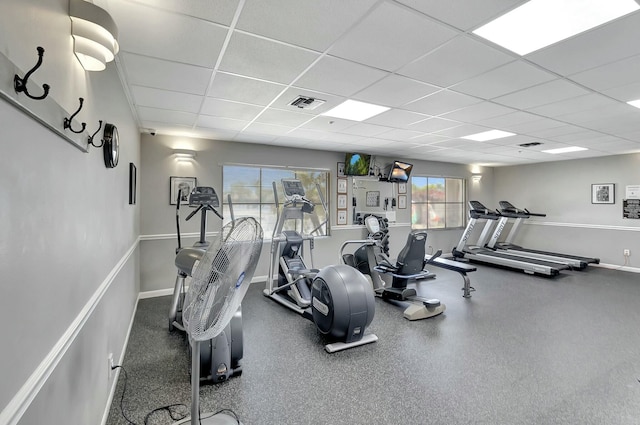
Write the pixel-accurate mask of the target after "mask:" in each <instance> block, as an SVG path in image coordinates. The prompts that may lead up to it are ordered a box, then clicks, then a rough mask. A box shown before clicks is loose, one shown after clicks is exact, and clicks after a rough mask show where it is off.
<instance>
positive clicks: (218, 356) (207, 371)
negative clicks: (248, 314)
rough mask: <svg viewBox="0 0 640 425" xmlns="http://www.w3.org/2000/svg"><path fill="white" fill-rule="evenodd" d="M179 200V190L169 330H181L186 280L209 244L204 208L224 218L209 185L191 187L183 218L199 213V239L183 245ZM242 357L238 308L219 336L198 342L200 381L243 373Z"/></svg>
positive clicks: (225, 377)
mask: <svg viewBox="0 0 640 425" xmlns="http://www.w3.org/2000/svg"><path fill="white" fill-rule="evenodd" d="M180 199H181V193H180V192H179V193H178V204H177V205H176V229H177V237H178V247H177V248H176V259H175V265H176V267H177V269H178V274H177V276H176V282H175V286H174V289H173V298H172V301H171V307H170V309H169V331H173V330H179V331H182V332H184V331H185V328H184V324H183V322H182V308H183V306H184V304H185V294H186V288H185V281H186V279H187V278H188V277H191V275H192V272H193V270H194V269H195V268H196V267H197V265H198V263H199V261H200V260H201V259H202V257H203V255H204V253H205V252H206V250H207V248H208V247H209V242H208V241H207V240H206V231H207V211H211V212H213V213H214V214H215V215H216V216H218V217H219V218H220V219H221V220H223V217H222V214H220V213H219V212H218V211H217V210H216V208H219V207H220V201H219V200H218V195H217V194H216V191H215V190H214V189H213V188H212V187H206V186H198V187H196V188H195V189H193V191H192V192H191V193H190V194H189V206H190V207H194V208H196V209H195V210H194V211H192V212H191V213H190V214H189V215H188V216H187V218H186V221H189V220H190V219H191V218H193V217H194V216H195V215H196V214H197V213H200V238H199V240H198V241H197V242H196V243H195V244H194V245H193V247H190V248H188V247H187V248H183V247H182V243H181V238H180ZM228 199H229V211H230V212H231V220H232V222H233V219H234V217H233V207H232V205H231V196H229V198H228ZM242 356H243V341H242V309H241V307H239V308H238V310H237V311H236V313H235V314H234V315H233V317H232V319H231V321H230V322H229V324H228V325H227V327H226V328H225V329H224V330H223V331H222V332H221V333H220V334H219V335H218V336H216V337H214V338H213V339H210V340H208V341H204V342H202V343H201V344H200V368H199V369H200V380H202V381H211V382H214V383H218V382H223V381H226V380H227V379H229V378H231V377H232V376H239V375H240V374H241V373H242V366H241V365H240V360H242Z"/></svg>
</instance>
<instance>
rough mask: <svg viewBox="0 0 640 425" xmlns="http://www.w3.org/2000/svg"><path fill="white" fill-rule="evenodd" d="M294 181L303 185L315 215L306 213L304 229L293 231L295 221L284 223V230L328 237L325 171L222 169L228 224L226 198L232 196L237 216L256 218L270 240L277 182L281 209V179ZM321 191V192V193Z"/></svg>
mask: <svg viewBox="0 0 640 425" xmlns="http://www.w3.org/2000/svg"><path fill="white" fill-rule="evenodd" d="M285 178H286V179H291V178H295V179H298V180H300V181H301V182H302V186H303V187H304V190H305V196H306V198H307V199H309V200H310V201H311V202H312V203H313V204H314V205H315V208H314V210H313V212H312V213H310V214H304V222H303V226H304V227H303V229H300V228H298V229H294V228H293V220H289V223H285V227H284V228H285V229H288V230H297V231H299V232H300V231H302V232H303V233H304V234H313V235H315V236H326V235H328V231H329V226H328V222H327V212H326V210H325V208H324V207H323V205H322V200H321V198H320V197H321V196H322V199H325V200H326V199H327V187H328V181H329V173H328V172H327V171H322V170H294V169H290V168H267V167H252V166H245V165H225V166H223V167H222V181H223V189H222V191H223V196H222V197H223V215H224V217H225V222H226V221H228V220H229V219H230V217H231V214H230V213H229V203H228V198H227V195H231V202H232V204H233V213H234V215H235V217H254V218H255V219H256V220H258V221H259V222H260V225H262V230H263V232H264V236H265V238H271V236H272V234H273V230H274V228H275V225H276V219H277V211H276V203H275V198H274V196H273V182H275V183H276V190H277V192H278V202H279V203H280V208H282V202H283V201H284V193H283V191H282V184H281V182H280V181H281V180H282V179H285ZM319 191H320V192H321V193H319Z"/></svg>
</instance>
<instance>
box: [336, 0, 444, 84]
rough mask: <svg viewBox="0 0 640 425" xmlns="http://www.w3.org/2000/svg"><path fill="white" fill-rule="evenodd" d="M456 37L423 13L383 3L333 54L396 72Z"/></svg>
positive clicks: (348, 34)
mask: <svg viewBox="0 0 640 425" xmlns="http://www.w3.org/2000/svg"><path fill="white" fill-rule="evenodd" d="M456 34H457V32H456V31H454V30H452V29H450V28H447V27H446V26H444V25H440V24H438V23H435V22H433V21H431V20H429V19H427V18H425V17H424V16H422V15H420V14H419V13H416V12H412V11H409V10H407V9H405V8H403V7H400V6H397V5H395V4H393V3H387V2H382V3H379V6H378V7H377V8H376V9H375V10H374V11H373V12H372V13H371V14H369V15H368V16H367V17H366V18H365V19H364V20H362V21H361V22H360V23H359V24H358V25H356V26H355V27H354V28H353V29H352V30H351V31H349V32H348V33H347V34H346V35H345V36H344V37H342V38H341V39H340V40H338V41H337V42H336V44H334V45H333V46H332V47H331V49H329V52H330V53H331V54H332V55H334V56H339V57H341V58H345V59H349V60H353V61H356V62H360V63H363V64H366V65H370V66H373V67H376V68H380V69H384V70H387V71H393V70H396V69H398V68H399V67H401V66H402V65H404V64H406V63H408V62H409V61H411V60H413V59H416V58H417V57H419V56H421V55H423V54H425V53H427V52H428V51H430V50H431V49H433V48H435V47H437V46H438V45H440V44H442V43H444V42H445V41H447V40H449V39H451V38H453V37H455V35H456ZM408 40H411V42H408Z"/></svg>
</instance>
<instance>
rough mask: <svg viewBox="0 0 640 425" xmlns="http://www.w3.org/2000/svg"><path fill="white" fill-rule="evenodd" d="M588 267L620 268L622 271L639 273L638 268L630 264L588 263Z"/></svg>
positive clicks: (639, 269)
mask: <svg viewBox="0 0 640 425" xmlns="http://www.w3.org/2000/svg"><path fill="white" fill-rule="evenodd" d="M589 267H602V268H603V269H611V270H620V271H623V272H630V273H640V268H638V267H631V266H621V265H619V264H607V263H600V264H589Z"/></svg>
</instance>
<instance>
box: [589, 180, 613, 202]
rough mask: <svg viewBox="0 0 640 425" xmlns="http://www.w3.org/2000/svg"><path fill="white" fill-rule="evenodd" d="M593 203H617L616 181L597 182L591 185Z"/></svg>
mask: <svg viewBox="0 0 640 425" xmlns="http://www.w3.org/2000/svg"><path fill="white" fill-rule="evenodd" d="M591 203H592V204H615V203H616V194H615V184H614V183H596V184H592V185H591Z"/></svg>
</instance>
